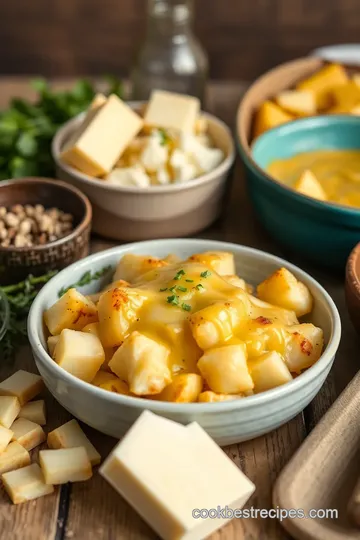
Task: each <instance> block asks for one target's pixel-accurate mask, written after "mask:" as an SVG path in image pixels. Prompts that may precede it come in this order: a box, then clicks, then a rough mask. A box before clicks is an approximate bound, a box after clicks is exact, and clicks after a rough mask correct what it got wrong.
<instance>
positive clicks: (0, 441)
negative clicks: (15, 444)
mask: <svg viewBox="0 0 360 540" xmlns="http://www.w3.org/2000/svg"><path fill="white" fill-rule="evenodd" d="M13 435H14V432H13V431H11V429H8V428H6V427H3V426H0V454H1V453H2V452H4V450H5V449H6V447H7V446H8V444H9V442H10V441H11V439H12V438H13Z"/></svg>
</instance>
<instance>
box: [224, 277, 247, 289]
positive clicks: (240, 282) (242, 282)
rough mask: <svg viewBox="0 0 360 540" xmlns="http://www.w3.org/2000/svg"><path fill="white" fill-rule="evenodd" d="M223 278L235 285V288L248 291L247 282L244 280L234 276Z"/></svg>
mask: <svg viewBox="0 0 360 540" xmlns="http://www.w3.org/2000/svg"><path fill="white" fill-rule="evenodd" d="M223 278H224V279H225V281H227V282H228V283H230V285H233V286H234V287H239V289H243V290H244V291H247V287H248V286H247V284H246V282H245V280H244V279H242V278H241V277H239V276H236V275H235V274H233V275H228V276H223ZM248 292H249V291H248Z"/></svg>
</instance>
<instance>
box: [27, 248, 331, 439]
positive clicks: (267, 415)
mask: <svg viewBox="0 0 360 540" xmlns="http://www.w3.org/2000/svg"><path fill="white" fill-rule="evenodd" d="M208 250H211V251H214V250H226V251H232V252H233V253H234V255H235V261H236V270H237V272H238V273H239V274H240V275H241V276H242V277H243V278H245V280H246V281H248V282H250V283H253V284H257V283H259V282H260V281H261V280H263V279H264V278H265V277H266V276H268V275H269V274H270V273H272V272H273V271H274V270H275V269H277V268H279V267H280V266H285V267H287V268H288V269H289V270H291V271H292V272H293V273H294V274H295V275H296V276H297V277H298V278H299V279H301V280H302V281H303V282H304V283H306V284H307V285H308V287H309V288H310V290H311V292H312V294H313V296H314V299H315V307H314V310H313V313H312V315H311V317H310V319H309V320H310V321H312V322H314V324H316V325H318V326H320V327H321V328H322V329H323V330H324V334H325V340H326V348H325V351H324V353H323V354H322V356H321V358H320V359H319V360H318V362H316V364H314V366H312V367H311V368H309V369H308V370H307V371H305V372H304V373H303V374H302V375H300V376H299V377H297V378H296V379H294V380H293V381H291V382H290V383H287V384H285V385H283V386H280V387H278V388H275V389H273V390H269V391H267V392H264V393H262V394H258V395H254V396H250V397H246V398H244V399H239V400H234V401H227V402H223V403H184V404H179V403H163V402H160V401H150V400H145V399H141V398H133V397H128V396H122V395H119V394H113V393H111V392H108V391H106V390H103V389H101V388H97V387H95V386H92V385H91V384H88V383H86V382H83V381H81V380H80V379H77V378H76V377H74V376H73V375H71V374H70V373H68V372H66V371H64V370H63V369H62V368H61V367H59V366H58V365H57V364H56V363H55V362H54V361H53V360H52V359H51V357H50V356H49V355H48V353H47V352H46V341H45V336H44V328H43V312H44V310H45V309H47V308H48V307H49V306H51V305H52V304H53V303H54V302H55V301H56V300H57V298H58V296H57V293H58V291H59V290H60V289H61V288H62V287H64V286H68V285H70V284H71V283H74V282H76V281H77V280H78V279H79V278H80V277H81V276H82V275H83V273H84V272H86V271H87V270H92V271H96V270H99V269H101V268H103V267H104V266H107V265H112V266H115V264H116V263H117V261H118V260H119V259H120V257H121V256H122V255H123V254H124V253H135V254H151V255H154V256H158V257H163V256H165V255H167V254H168V253H175V254H176V255H179V256H180V257H181V258H186V257H188V256H189V255H191V254H193V253H199V252H202V251H208ZM101 285H104V283H102V284H101ZM98 287H99V284H95V285H89V286H87V287H84V289H83V290H84V291H85V292H86V293H92V292H95V291H96V290H97V289H98ZM28 333H29V339H30V343H31V347H32V351H33V355H34V358H35V362H36V365H37V367H38V369H39V371H40V374H41V376H42V377H43V379H44V381H45V384H46V386H47V387H48V388H49V390H50V392H51V393H52V394H53V395H54V397H55V398H56V399H57V400H58V401H59V402H60V403H61V405H63V407H65V409H67V410H68V411H70V412H71V413H72V414H73V415H74V416H75V417H77V418H79V419H80V420H82V421H83V422H85V423H86V424H89V425H90V426H92V427H94V428H96V429H98V430H99V431H102V432H103V433H106V434H108V435H112V436H114V437H116V438H120V437H121V436H122V435H124V433H125V432H126V431H127V430H128V428H129V427H130V426H131V425H132V424H133V422H134V421H135V420H136V418H137V417H138V416H139V415H140V414H141V412H142V411H143V410H144V409H149V410H151V411H153V412H154V413H157V414H159V415H161V416H165V417H167V418H170V419H172V420H175V421H177V422H181V423H183V424H187V423H189V422H192V421H194V420H195V421H197V422H198V423H199V424H200V425H201V426H202V427H203V428H204V429H205V430H206V431H207V432H208V433H209V434H210V435H211V437H213V438H214V439H215V441H217V443H219V444H220V445H222V446H223V445H227V444H232V443H236V442H240V441H245V440H249V439H252V438H254V437H257V436H259V435H262V434H264V433H267V432H269V431H271V430H272V429H275V428H277V427H278V426H280V425H282V424H284V423H285V422H287V421H288V420H290V419H291V418H293V417H294V416H296V415H297V414H298V413H299V412H300V411H301V410H302V409H304V407H306V406H307V405H308V403H309V402H310V401H311V400H312V399H313V398H314V396H315V395H316V394H317V393H318V391H319V390H320V388H321V386H322V384H323V383H324V381H325V379H326V376H327V374H328V373H329V371H330V368H331V366H332V363H333V360H334V356H335V353H336V351H337V348H338V346H339V341H340V334H341V323H340V317H339V314H338V311H337V309H336V306H335V304H334V302H333V301H332V300H331V298H330V296H329V295H328V293H327V292H326V291H325V290H324V289H323V288H322V287H321V286H320V285H319V284H318V283H317V282H316V281H315V280H314V279H313V278H311V277H310V276H309V275H308V274H306V273H305V272H303V271H301V270H299V269H298V268H297V267H295V266H293V265H291V264H289V263H287V262H286V261H284V260H282V259H279V258H277V257H274V256H273V255H269V254H267V253H263V252H261V251H257V250H255V249H251V248H248V247H244V246H239V245H236V244H230V243H226V242H217V241H212V240H191V239H177V240H176V239H175V240H174V239H171V240H158V241H148V242H138V243H134V244H128V245H125V246H120V247H116V248H113V249H109V250H107V251H103V252H101V253H97V254H95V255H91V256H90V257H87V258H86V259H84V260H82V261H80V262H77V263H76V264H73V265H71V266H69V267H68V268H66V269H65V270H63V271H62V272H60V273H59V274H58V275H57V276H55V277H54V278H53V279H52V280H51V281H50V282H49V283H48V284H46V285H45V287H44V288H43V289H41V291H40V292H39V294H38V295H37V297H36V299H35V300H34V303H33V305H32V308H31V310H30V314H29V320H28Z"/></svg>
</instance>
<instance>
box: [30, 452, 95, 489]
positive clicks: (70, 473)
mask: <svg viewBox="0 0 360 540" xmlns="http://www.w3.org/2000/svg"><path fill="white" fill-rule="evenodd" d="M39 460H40V466H41V469H42V472H43V474H44V478H45V483H46V484H66V483H67V482H82V481H83V480H89V478H91V477H92V468H91V463H90V460H89V457H88V454H87V452H86V449H85V448H84V447H83V446H80V447H76V448H60V449H59V450H40V452H39Z"/></svg>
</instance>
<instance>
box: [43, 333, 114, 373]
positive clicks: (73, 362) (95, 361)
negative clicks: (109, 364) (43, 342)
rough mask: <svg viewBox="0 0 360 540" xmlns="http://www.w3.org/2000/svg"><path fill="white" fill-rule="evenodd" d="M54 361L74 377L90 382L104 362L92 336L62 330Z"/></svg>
mask: <svg viewBox="0 0 360 540" xmlns="http://www.w3.org/2000/svg"><path fill="white" fill-rule="evenodd" d="M54 360H55V362H56V363H57V364H59V366H61V367H62V368H63V369H65V370H66V371H68V372H69V373H71V374H72V375H74V376H75V377H78V378H79V379H81V380H82V381H86V382H91V381H92V380H93V378H94V377H95V375H96V373H97V372H98V371H99V369H100V367H101V365H102V363H103V362H104V360H105V353H104V349H103V346H102V345H101V341H100V339H99V338H98V337H97V336H95V335H94V334H88V333H85V332H77V331H76V330H63V331H62V332H61V334H60V339H59V341H58V343H57V345H56V347H55V352H54Z"/></svg>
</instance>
